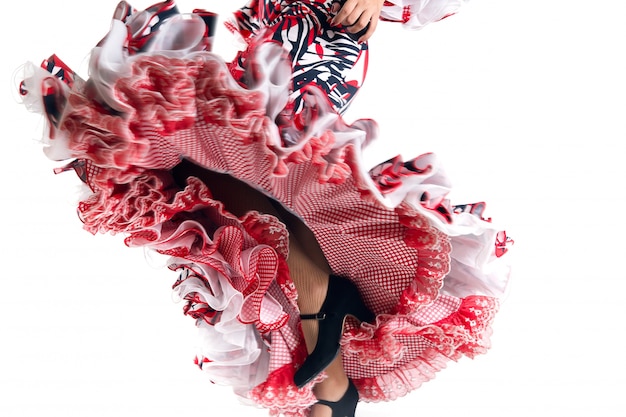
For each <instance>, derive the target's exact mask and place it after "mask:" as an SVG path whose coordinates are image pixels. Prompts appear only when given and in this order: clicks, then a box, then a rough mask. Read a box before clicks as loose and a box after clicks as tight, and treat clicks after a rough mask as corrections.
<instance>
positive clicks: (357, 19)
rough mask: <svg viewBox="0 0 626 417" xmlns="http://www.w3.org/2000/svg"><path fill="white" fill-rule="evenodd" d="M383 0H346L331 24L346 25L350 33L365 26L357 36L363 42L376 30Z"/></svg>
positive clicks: (356, 31)
mask: <svg viewBox="0 0 626 417" xmlns="http://www.w3.org/2000/svg"><path fill="white" fill-rule="evenodd" d="M384 2H385V0H346V2H345V3H344V5H343V6H342V7H341V9H340V10H339V12H338V13H337V14H336V15H335V17H334V18H333V20H332V24H333V25H336V26H339V25H343V26H346V27H347V28H348V29H347V30H348V32H350V33H358V32H360V31H362V30H363V29H365V28H366V27H367V31H366V32H365V33H364V34H363V35H362V36H361V37H360V38H359V42H365V41H366V40H368V39H369V38H370V37H371V36H372V34H373V33H374V31H375V30H376V26H377V25H378V19H379V17H380V11H381V9H382V8H383V3H384ZM368 25H369V27H368Z"/></svg>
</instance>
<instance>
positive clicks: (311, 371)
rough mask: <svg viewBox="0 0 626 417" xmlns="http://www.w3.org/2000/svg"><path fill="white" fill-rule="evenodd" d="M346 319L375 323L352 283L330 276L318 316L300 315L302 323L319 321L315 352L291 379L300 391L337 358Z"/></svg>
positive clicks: (372, 315)
mask: <svg viewBox="0 0 626 417" xmlns="http://www.w3.org/2000/svg"><path fill="white" fill-rule="evenodd" d="M347 316H354V317H356V318H357V319H358V320H360V321H365V322H372V321H374V318H375V316H374V314H373V313H372V312H371V311H370V310H369V309H368V308H367V307H366V306H365V304H364V303H363V300H362V299H361V295H360V294H359V290H358V289H357V287H356V285H354V283H353V282H352V281H350V280H349V279H346V278H342V277H338V276H336V275H331V276H330V277H329V281H328V291H327V293H326V299H325V300H324V303H323V304H322V308H321V309H320V311H319V313H317V314H303V315H301V316H300V318H301V319H302V320H318V321H319V331H318V336H317V342H316V344H315V349H313V352H311V354H310V355H309V356H308V357H307V358H306V360H305V361H304V363H303V364H302V366H301V367H300V369H298V370H297V371H296V374H295V375H294V382H295V384H296V385H297V386H298V388H302V387H303V386H305V385H306V384H307V383H309V382H310V381H311V380H312V379H313V378H315V377H316V376H317V375H319V373H320V372H322V371H323V370H324V369H326V368H327V367H328V365H330V363H331V362H332V361H333V360H334V359H335V358H336V357H337V354H338V353H339V350H340V345H339V340H340V339H341V335H342V334H343V325H344V322H345V319H346V317H347Z"/></svg>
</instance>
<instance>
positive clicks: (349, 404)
mask: <svg viewBox="0 0 626 417" xmlns="http://www.w3.org/2000/svg"><path fill="white" fill-rule="evenodd" d="M348 382H349V384H348V390H347V391H346V393H345V394H343V397H341V399H340V400H339V401H326V400H318V401H317V403H318V404H323V405H327V406H329V407H330V409H331V410H333V417H354V412H355V411H356V404H357V403H358V402H359V392H358V391H357V390H356V387H355V386H354V384H353V383H352V380H351V379H349V380H348Z"/></svg>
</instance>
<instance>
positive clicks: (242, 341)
mask: <svg viewBox="0 0 626 417" xmlns="http://www.w3.org/2000/svg"><path fill="white" fill-rule="evenodd" d="M172 261H173V263H176V264H180V263H185V262H188V261H185V260H182V259H179V260H178V262H177V260H176V259H173V260H172ZM192 268H193V269H199V270H200V271H201V272H200V273H201V274H202V275H203V277H204V278H205V280H206V281H205V280H202V279H200V278H197V277H193V276H189V274H191V271H190V269H187V268H185V269H183V271H182V274H184V275H185V277H184V279H183V280H182V283H181V284H179V285H178V286H177V287H176V289H175V291H176V293H177V294H178V296H179V297H180V298H181V299H184V298H185V297H186V296H187V295H189V294H192V293H194V294H195V295H196V296H197V297H199V298H201V299H202V300H203V301H204V302H205V303H206V304H207V305H209V306H210V307H211V308H212V309H214V310H216V311H218V312H219V314H218V316H216V317H217V318H216V320H215V321H214V322H212V323H207V322H206V321H204V320H202V319H198V320H197V322H196V325H197V327H198V343H199V345H198V354H197V359H198V362H199V365H201V368H202V370H203V371H205V372H206V373H207V374H208V376H209V378H210V379H211V380H212V381H213V382H215V383H216V384H220V385H228V386H231V387H233V390H234V391H235V392H236V393H239V394H243V393H245V392H248V391H249V390H250V389H252V388H253V387H255V386H256V385H258V384H260V383H261V382H263V381H265V379H266V378H267V375H268V372H269V351H268V347H267V346H266V345H265V343H264V342H263V340H262V339H261V336H260V335H259V332H258V331H257V330H256V328H255V326H254V324H244V323H242V322H241V321H240V320H239V318H238V317H239V315H240V313H241V310H242V307H243V303H244V298H243V295H242V294H241V293H240V292H239V291H237V290H236V289H235V288H233V286H232V285H231V284H230V283H229V281H228V279H226V277H224V276H223V275H221V274H219V273H218V272H217V271H215V270H214V269H211V268H203V267H202V265H199V264H193V266H192ZM198 272H199V271H198Z"/></svg>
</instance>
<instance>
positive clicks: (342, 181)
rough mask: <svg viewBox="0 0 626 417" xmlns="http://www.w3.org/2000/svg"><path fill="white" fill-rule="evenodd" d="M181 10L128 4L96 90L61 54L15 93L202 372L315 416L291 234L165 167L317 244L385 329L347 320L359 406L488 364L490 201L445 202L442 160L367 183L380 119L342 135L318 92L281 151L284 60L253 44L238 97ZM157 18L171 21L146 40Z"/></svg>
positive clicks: (380, 172) (494, 288) (493, 288)
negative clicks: (223, 189)
mask: <svg viewBox="0 0 626 417" xmlns="http://www.w3.org/2000/svg"><path fill="white" fill-rule="evenodd" d="M171 6H172V2H165V3H162V4H160V5H155V6H153V8H150V9H148V10H149V11H150V13H152V14H150V13H148V15H147V16H146V13H147V12H142V13H143V14H141V13H139V12H136V11H133V10H132V8H130V7H129V6H128V5H127V4H125V3H122V4H121V6H120V7H118V10H117V11H116V14H115V18H114V20H113V23H112V26H111V31H110V32H109V34H108V35H107V36H106V37H105V38H104V39H103V40H102V42H100V44H99V45H98V46H97V47H96V49H95V50H94V51H93V54H92V59H91V62H90V78H89V80H86V81H83V80H81V79H80V78H79V77H77V76H76V75H75V74H74V73H73V72H72V71H71V70H70V69H69V68H67V67H66V66H65V64H63V63H62V62H61V61H59V60H58V59H56V58H55V59H52V61H53V62H54V64H53V65H52V66H53V67H55V68H63V70H64V71H63V75H65V76H64V77H59V76H54V75H51V72H55V71H50V68H49V66H48V65H46V66H45V67H46V68H45V69H42V68H36V67H34V66H31V67H29V73H28V74H26V75H27V76H26V77H25V81H24V83H23V84H22V86H21V89H22V93H23V95H24V97H25V104H27V105H28V107H29V108H30V109H32V110H34V111H39V112H42V113H43V114H45V115H46V116H47V120H48V122H49V128H50V130H49V132H48V135H47V136H48V137H47V140H46V154H47V155H48V156H49V157H50V158H52V159H55V160H68V159H73V161H71V162H70V163H69V164H67V165H66V166H65V167H64V168H60V169H59V170H58V171H63V170H68V169H73V170H74V171H75V172H76V173H77V174H78V175H79V177H80V178H81V180H82V181H83V182H84V183H85V184H86V185H87V186H88V188H89V191H90V193H89V196H88V197H87V198H85V199H84V200H83V201H81V202H80V203H79V207H78V208H79V216H80V218H81V220H82V221H83V222H84V226H85V229H87V230H88V231H90V232H92V233H124V234H125V235H126V244H127V245H129V246H140V247H146V248H149V249H151V250H153V251H156V252H158V253H160V254H162V255H163V256H166V257H167V259H168V265H169V267H170V268H171V269H172V270H176V271H178V273H179V278H178V280H177V281H176V283H175V284H174V291H175V292H176V293H177V294H178V296H179V297H180V299H181V300H183V302H184V308H183V311H184V313H185V314H186V315H188V316H190V317H191V318H193V319H194V320H195V322H196V325H197V326H198V329H199V333H200V347H199V351H198V354H197V359H196V361H197V363H198V365H199V366H200V367H201V368H202V369H203V370H204V371H205V372H207V374H208V375H209V377H210V378H211V379H212V380H213V381H215V382H217V383H222V384H227V385H230V386H232V387H233V388H234V389H235V391H236V392H237V393H238V394H239V395H240V396H242V397H244V398H246V399H248V400H250V401H253V402H254V403H256V404H259V405H262V406H264V407H267V408H268V409H269V410H270V411H271V413H273V414H284V415H293V416H302V415H305V414H306V410H307V408H308V407H309V406H310V405H311V404H313V403H314V402H315V398H314V396H313V394H312V392H311V384H310V385H309V386H307V387H305V388H303V389H297V388H296V387H295V386H294V385H293V374H294V372H295V369H297V367H298V366H300V364H301V363H302V362H303V361H304V359H305V358H306V348H305V346H304V341H303V338H302V334H301V331H300V323H299V316H298V309H297V304H296V300H297V291H296V289H295V287H294V285H293V282H292V281H291V279H290V277H289V271H288V269H287V267H286V261H285V260H286V258H287V257H288V256H289V254H288V233H287V230H286V228H285V226H284V225H283V224H282V223H281V222H280V221H279V220H278V219H277V218H275V217H273V216H269V215H266V214H262V213H258V212H255V211H251V212H249V213H248V214H246V215H244V216H242V217H237V216H234V215H233V214H231V213H229V212H227V211H226V210H225V209H224V207H223V205H222V203H221V202H219V201H217V200H215V199H214V197H213V194H212V193H211V187H212V184H205V183H203V182H202V181H201V180H199V179H198V178H195V177H189V178H187V180H186V183H185V184H182V185H181V184H177V183H176V182H175V181H174V179H173V176H172V172H171V170H172V168H174V167H175V166H177V165H178V164H179V163H180V162H181V160H182V159H187V160H189V161H192V162H193V163H194V164H195V165H198V166H200V167H202V168H204V169H207V170H211V171H214V172H220V173H228V174H230V175H232V176H234V177H236V178H237V179H239V180H241V181H244V182H245V183H247V184H249V185H250V186H251V187H252V188H254V189H257V190H260V191H261V192H263V193H265V194H266V195H268V196H270V197H271V198H273V199H275V200H277V201H279V202H280V203H281V204H282V205H283V206H284V207H285V208H286V209H287V210H289V211H291V212H293V213H294V214H296V215H297V216H298V217H299V218H300V219H302V220H303V222H304V223H305V224H306V225H307V226H308V227H309V229H310V230H311V231H312V232H313V233H314V235H315V237H316V239H317V240H318V242H319V244H320V247H321V248H322V250H323V252H324V254H325V256H326V258H327V260H328V262H329V265H330V266H331V269H332V270H333V273H335V274H337V275H342V276H345V277H348V278H350V279H352V280H353V281H354V282H355V283H356V284H357V286H358V287H359V290H360V292H361V293H362V295H363V298H364V300H365V302H366V303H367V304H368V306H369V307H370V308H371V309H372V310H373V311H374V312H375V313H376V315H377V319H376V322H375V323H370V324H368V323H364V324H357V323H354V322H351V321H348V322H347V326H346V330H345V333H344V337H343V339H342V342H341V343H342V346H343V349H342V352H343V357H344V364H345V366H346V371H347V372H348V376H349V377H351V378H352V379H353V380H354V381H355V384H356V385H357V387H358V388H359V392H360V395H361V399H362V400H365V401H383V400H392V399H395V398H397V397H399V396H402V395H405V394H406V393H407V392H409V391H410V390H412V389H415V388H417V387H419V386H420V385H421V384H422V383H423V382H425V381H427V380H429V379H431V378H432V377H433V376H434V375H435V373H436V372H437V371H439V370H441V369H442V368H444V367H445V363H446V361H449V360H458V359H459V358H460V357H462V356H468V357H473V356H475V355H477V354H480V353H483V352H484V351H485V350H486V349H487V348H488V347H489V335H490V323H491V322H492V320H493V316H494V314H495V312H496V311H497V308H498V298H499V297H501V296H502V294H503V293H504V290H505V288H506V283H507V281H508V274H509V272H508V266H507V265H506V263H504V258H503V257H502V255H503V254H504V252H506V245H507V238H506V235H504V234H503V232H501V231H500V230H499V229H497V228H495V227H494V226H493V225H492V224H491V222H489V221H487V220H485V219H484V218H483V217H482V205H474V206H453V205H451V204H450V202H449V201H448V200H447V194H448V193H449V190H450V182H449V180H448V179H447V177H446V176H445V173H444V172H443V169H442V168H441V166H440V163H439V162H438V161H437V159H436V157H435V156H434V155H433V154H424V155H421V156H419V157H417V158H415V159H412V160H409V161H403V160H402V159H401V158H399V157H398V158H394V159H392V160H390V161H386V162H384V163H382V164H380V165H378V166H376V167H374V168H372V169H366V168H365V167H364V164H363V161H362V159H361V155H362V151H363V148H364V147H365V146H366V145H367V144H368V143H370V142H371V141H372V140H375V139H376V138H377V136H378V129H377V126H376V124H375V122H374V121H372V120H367V119H363V120H358V121H356V122H354V123H351V124H348V123H346V122H345V121H344V120H343V119H342V118H341V117H340V116H339V115H338V114H337V113H336V112H335V111H334V110H333V109H332V106H331V104H330V103H329V102H328V100H327V98H326V97H325V96H324V95H323V94H321V93H320V92H319V91H318V90H316V89H313V88H312V89H310V91H308V94H307V96H306V98H305V105H304V111H303V112H302V114H301V116H302V117H303V118H304V119H303V120H305V122H306V123H304V124H302V128H301V129H300V130H298V131H297V132H295V133H296V134H295V135H294V136H292V137H296V138H297V140H295V141H290V142H285V141H284V136H283V135H282V134H281V128H280V126H279V125H278V124H277V120H278V119H279V116H280V114H281V112H283V111H284V109H285V108H286V107H287V108H288V105H289V93H290V91H289V87H290V83H289V76H290V73H291V72H290V67H289V64H288V62H286V61H285V56H284V54H283V51H282V50H281V48H280V47H279V46H277V45H276V44H274V43H270V42H264V41H263V39H262V38H259V39H257V40H256V41H255V42H253V43H251V44H250V46H249V48H250V49H249V53H248V56H249V59H248V63H249V67H248V68H247V69H246V71H249V73H247V76H246V77H244V79H246V80H248V83H247V85H241V83H240V79H237V80H235V78H233V76H232V74H231V72H230V70H231V69H230V67H229V66H228V64H227V63H225V62H224V61H223V60H222V59H221V58H220V57H219V56H217V55H215V54H212V53H211V52H209V51H208V50H207V49H208V48H209V46H210V44H211V42H208V41H206V39H208V38H207V37H208V34H210V30H208V29H206V27H204V29H202V30H201V29H200V28H201V26H198V25H199V24H205V25H206V19H202V16H206V15H210V14H208V12H204V11H202V13H199V14H192V15H184V16H178V15H176V13H174V12H172V10H173V8H172V7H171ZM158 13H167V16H169V17H168V19H164V20H159V21H158V22H159V25H158V27H156V26H155V25H152V26H150V25H148V26H145V22H151V21H152V19H150V18H149V17H150V16H153V15H155V14H158ZM198 19H200V20H198ZM138 22H143V24H142V25H139V26H141V28H142V30H141V31H138V30H137V29H136V27H135V26H136V25H138ZM190 22H192V23H190ZM203 22H204V23H203ZM146 27H149V28H152V29H154V30H152V29H151V30H148V31H146ZM186 31H191V33H192V34H195V35H194V36H190V37H180V38H177V39H190V41H189V43H185V42H182V43H180V42H179V43H176V44H174V43H172V42H169V41H168V39H164V38H163V39H162V37H167V38H170V37H171V35H172V33H187V32H186ZM134 33H140V34H142V35H141V36H144V35H145V34H146V33H148V34H149V35H150V36H149V39H145V38H143V37H142V38H141V39H138V37H137V36H139V35H136V36H135V35H133V34H134ZM129 34H130V35H131V36H129ZM200 34H201V35H200ZM49 61H50V60H48V61H46V62H49ZM56 73H57V75H58V74H59V71H56ZM320 378H324V375H323V374H322V375H320Z"/></svg>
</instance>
